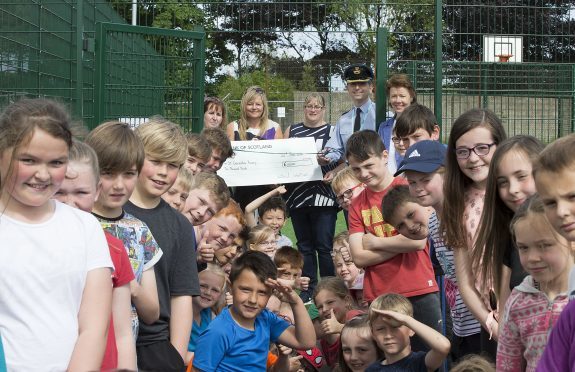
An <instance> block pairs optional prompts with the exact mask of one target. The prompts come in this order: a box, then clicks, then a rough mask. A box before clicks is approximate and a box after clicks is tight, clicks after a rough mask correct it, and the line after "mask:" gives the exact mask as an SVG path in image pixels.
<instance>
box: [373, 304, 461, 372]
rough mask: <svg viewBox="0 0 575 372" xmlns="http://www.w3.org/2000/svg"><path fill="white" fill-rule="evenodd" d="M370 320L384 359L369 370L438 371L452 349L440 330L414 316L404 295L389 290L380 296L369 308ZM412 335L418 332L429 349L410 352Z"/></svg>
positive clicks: (374, 371)
mask: <svg viewBox="0 0 575 372" xmlns="http://www.w3.org/2000/svg"><path fill="white" fill-rule="evenodd" d="M369 323H370V326H371V333H372V335H373V338H374V340H375V342H376V343H377V346H378V347H379V349H380V350H382V351H383V353H384V354H385V358H384V359H382V360H378V361H377V362H376V363H374V364H372V365H371V366H369V367H368V368H367V369H366V372H377V371H429V372H431V371H435V370H436V369H438V368H439V367H440V366H441V364H442V363H443V361H444V360H445V358H446V357H447V354H448V353H449V349H450V348H451V345H450V343H449V340H448V339H447V338H445V337H444V336H443V335H442V334H441V333H439V332H437V331H436V330H434V329H433V328H431V327H428V326H426V325H425V324H423V323H421V322H418V321H417V320H415V319H414V318H413V306H412V305H411V302H410V301H409V300H408V299H407V298H405V297H404V296H402V295H398V294H395V293H388V294H384V295H381V296H379V297H377V298H376V299H375V300H374V301H373V302H372V303H371V305H370V307H369ZM413 335H418V336H419V337H420V338H421V339H422V340H423V341H424V342H425V343H426V344H427V346H429V348H430V350H429V351H427V352H425V351H416V352H414V351H411V343H410V337H412V336H413Z"/></svg>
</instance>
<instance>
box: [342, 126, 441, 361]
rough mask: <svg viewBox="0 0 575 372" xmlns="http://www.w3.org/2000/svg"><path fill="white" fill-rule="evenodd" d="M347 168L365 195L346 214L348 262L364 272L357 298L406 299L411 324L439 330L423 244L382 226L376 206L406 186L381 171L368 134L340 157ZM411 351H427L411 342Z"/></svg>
mask: <svg viewBox="0 0 575 372" xmlns="http://www.w3.org/2000/svg"><path fill="white" fill-rule="evenodd" d="M345 156H346V158H347V161H348V163H349V166H350V167H351V169H352V171H353V172H354V174H355V176H356V177H357V178H358V179H359V181H360V182H362V183H363V184H365V186H366V188H365V190H364V191H363V192H362V193H361V194H360V195H359V196H358V197H357V198H355V199H354V200H353V201H352V203H351V206H350V208H349V235H350V236H349V244H350V249H351V254H352V257H353V261H354V263H355V265H356V266H357V267H360V268H363V269H364V270H365V276H364V282H363V294H364V298H365V300H366V301H368V302H371V301H373V300H374V299H375V298H376V297H378V296H379V295H381V294H384V293H398V294H401V295H403V296H405V297H407V298H408V299H409V300H410V302H411V303H412V305H413V308H414V318H415V319H417V320H418V321H420V322H422V323H424V324H426V325H428V326H430V327H432V328H433V329H436V330H438V331H439V330H441V308H440V302H439V295H438V288H437V283H436V282H435V276H434V273H433V267H432V265H431V260H430V258H429V248H428V244H427V239H423V240H411V239H408V238H406V237H404V236H403V235H399V234H398V233H397V231H396V230H395V229H394V228H393V226H391V225H390V224H389V223H387V222H386V221H385V216H383V214H382V212H381V202H382V200H383V198H384V196H385V195H386V194H387V192H388V190H390V189H391V188H392V187H393V186H396V185H401V184H406V183H407V182H406V181H405V179H403V178H401V177H397V178H394V177H393V175H392V174H391V173H389V171H388V169H387V157H388V155H387V151H386V149H385V146H384V144H383V142H382V141H381V138H380V137H379V136H378V134H377V133H376V132H374V131H369V130H364V131H360V132H356V133H354V134H353V135H352V136H351V137H350V138H349V140H348V142H347V145H346V154H345ZM413 341H414V342H413V345H412V346H413V348H414V350H427V347H426V346H425V344H423V343H421V342H418V340H413Z"/></svg>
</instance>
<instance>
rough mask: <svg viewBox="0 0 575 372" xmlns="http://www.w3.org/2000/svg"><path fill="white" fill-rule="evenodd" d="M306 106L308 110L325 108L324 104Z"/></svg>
mask: <svg viewBox="0 0 575 372" xmlns="http://www.w3.org/2000/svg"><path fill="white" fill-rule="evenodd" d="M304 107H305V108H306V109H308V110H321V109H322V108H323V106H318V105H305V106H304Z"/></svg>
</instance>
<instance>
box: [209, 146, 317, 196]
mask: <svg viewBox="0 0 575 372" xmlns="http://www.w3.org/2000/svg"><path fill="white" fill-rule="evenodd" d="M232 148H233V149H234V154H235V155H234V157H232V158H229V159H228V160H226V162H225V163H224V166H223V167H222V168H221V169H220V170H219V171H218V175H219V176H221V177H222V178H223V179H224V180H225V181H226V183H227V184H228V186H249V185H273V184H283V183H291V182H305V181H315V180H321V179H323V175H322V173H321V168H320V166H319V164H318V163H317V158H316V154H317V148H316V144H315V141H314V139H313V138H311V137H308V138H288V139H281V140H268V141H232Z"/></svg>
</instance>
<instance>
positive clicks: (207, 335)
mask: <svg viewBox="0 0 575 372" xmlns="http://www.w3.org/2000/svg"><path fill="white" fill-rule="evenodd" d="M276 278H277V268H276V266H275V265H274V263H273V262H272V260H271V259H270V258H269V257H268V256H267V255H266V254H264V253H262V252H258V251H248V252H246V253H244V254H243V255H241V256H240V257H239V258H237V259H236V261H235V262H234V263H233V266H232V269H231V272H230V282H231V283H232V297H233V304H232V305H231V306H230V307H228V308H225V309H224V310H223V311H222V313H221V314H220V315H219V316H218V317H217V318H216V319H214V320H213V321H212V322H211V323H210V325H209V327H208V329H207V330H206V331H205V332H204V333H202V335H201V336H200V338H199V339H198V341H197V344H196V354H195V357H194V361H193V367H194V371H265V370H266V360H267V355H268V350H269V344H270V342H278V343H281V344H282V345H285V346H288V347H290V348H293V349H298V350H307V349H310V348H312V347H313V346H314V345H315V341H316V337H315V332H314V331H313V324H312V322H311V319H310V317H309V316H308V314H307V310H306V308H305V306H304V304H303V302H302V300H301V299H300V298H299V296H298V295H297V293H295V292H294V291H293V290H292V289H291V287H288V286H283V285H281V284H279V283H278V282H277V280H276ZM273 289H275V294H276V295H277V296H278V297H280V298H281V299H282V301H284V302H288V303H289V304H290V305H291V308H292V311H293V314H294V322H295V324H296V325H295V326H292V325H289V323H288V322H286V321H285V320H284V319H282V318H280V317H278V316H277V315H275V314H274V313H272V312H271V311H269V310H267V309H266V308H265V307H266V304H267V302H268V299H269V298H270V296H271V294H272V290H273Z"/></svg>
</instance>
